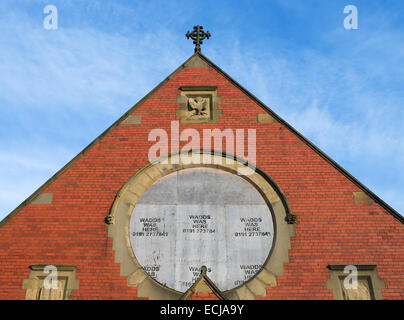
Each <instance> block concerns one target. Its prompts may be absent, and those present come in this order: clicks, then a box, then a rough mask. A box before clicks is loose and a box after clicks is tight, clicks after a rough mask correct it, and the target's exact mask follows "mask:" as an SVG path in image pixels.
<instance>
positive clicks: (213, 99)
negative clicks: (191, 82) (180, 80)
mask: <svg viewBox="0 0 404 320" xmlns="http://www.w3.org/2000/svg"><path fill="white" fill-rule="evenodd" d="M220 101H221V98H220V97H219V96H218V95H217V87H216V86H185V87H180V96H179V97H177V102H178V103H179V105H180V109H179V110H177V111H176V115H177V116H178V117H179V118H180V120H181V123H216V122H219V117H220V116H221V115H222V110H219V102H220Z"/></svg>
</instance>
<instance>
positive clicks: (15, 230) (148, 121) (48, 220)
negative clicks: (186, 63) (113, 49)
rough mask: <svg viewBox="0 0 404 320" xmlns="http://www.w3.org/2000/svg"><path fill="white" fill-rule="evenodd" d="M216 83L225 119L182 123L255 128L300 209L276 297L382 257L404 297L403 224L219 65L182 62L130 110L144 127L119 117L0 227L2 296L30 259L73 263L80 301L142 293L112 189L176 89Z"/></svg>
mask: <svg viewBox="0 0 404 320" xmlns="http://www.w3.org/2000/svg"><path fill="white" fill-rule="evenodd" d="M184 85H217V86H218V95H219V96H221V97H222V102H221V103H220V104H219V108H220V109H222V110H223V115H222V117H221V118H220V123H216V124H193V125H181V126H180V129H181V130H182V129H184V128H188V127H192V128H195V129H198V130H200V132H201V136H202V131H201V130H202V129H203V128H219V129H222V130H223V129H226V128H232V129H237V128H244V129H249V128H254V129H256V130H257V165H258V166H259V167H260V168H262V169H263V170H264V171H265V172H266V173H267V174H268V175H269V176H271V177H272V178H273V179H274V180H275V181H276V183H277V184H278V185H279V186H280V188H281V189H282V190H283V192H284V194H285V195H286V197H287V199H288V201H289V204H290V207H291V210H292V212H293V213H294V214H296V215H297V216H298V220H299V224H297V225H295V230H296V236H295V237H293V238H292V243H291V246H292V249H291V250H290V251H289V257H290V262H289V263H287V264H285V266H284V275H283V276H280V277H278V286H277V287H271V288H269V289H268V294H269V295H268V298H269V299H332V297H333V296H332V292H331V291H330V290H328V289H327V288H326V280H327V279H328V278H329V270H328V269H327V265H328V264H377V266H378V267H377V268H378V274H379V277H381V278H382V279H384V281H385V284H386V289H385V290H383V296H384V298H386V299H403V298H404V270H403V265H404V237H403V234H404V233H403V231H404V228H403V224H402V223H401V222H399V221H398V220H397V219H395V218H394V217H393V216H392V215H391V214H389V213H388V212H386V210H385V209H383V208H382V207H381V206H380V205H378V204H376V203H373V204H356V203H354V201H353V195H352V192H353V191H360V189H359V188H358V187H357V186H356V185H355V184H353V183H352V182H351V181H349V180H348V179H347V178H346V177H344V176H343V175H342V174H341V173H340V172H339V171H337V169H335V168H334V167H332V166H331V165H330V164H329V163H327V162H326V161H325V160H324V159H323V158H322V157H320V156H319V155H318V154H317V153H316V152H315V151H313V150H312V149H310V148H309V147H308V146H307V145H306V144H305V143H304V142H303V141H301V140H300V139H299V138H298V137H297V136H296V135H294V134H293V133H292V132H291V131H289V130H288V129H287V128H286V127H285V126H284V125H282V124H280V123H265V124H264V123H258V122H257V113H264V111H263V109H262V108H261V107H260V106H258V105H257V104H256V103H255V102H254V101H252V100H251V99H250V98H249V97H248V96H246V95H245V94H244V93H242V92H241V91H240V90H239V89H238V88H237V87H235V86H234V85H233V84H232V83H231V82H230V81H229V80H227V79H226V78H225V77H223V76H222V75H221V74H220V73H218V72H217V71H216V70H215V69H213V68H207V67H206V68H184V69H182V70H181V71H180V72H179V73H177V74H176V75H175V76H174V77H173V78H172V79H171V80H170V81H169V82H167V83H166V84H165V85H164V86H163V87H161V88H160V89H159V90H158V91H157V92H155V93H154V94H153V95H152V96H151V97H150V98H149V99H148V100H147V101H146V102H145V103H144V104H143V105H142V106H140V107H139V108H138V109H137V110H135V111H134V112H133V114H136V115H142V122H141V125H124V124H121V125H118V126H117V127H115V128H114V129H113V130H112V131H111V132H110V133H109V134H108V135H106V136H105V137H104V138H103V139H102V140H101V141H100V142H98V143H97V144H96V145H95V146H93V147H92V148H91V149H89V150H88V152H87V153H86V154H85V155H84V156H82V157H81V158H79V159H78V160H77V161H76V162H75V163H74V164H73V165H72V166H70V167H69V168H68V169H67V170H66V171H65V172H64V173H63V174H62V175H60V176H59V177H58V178H57V179H56V180H55V181H54V182H52V183H51V184H50V185H49V186H48V187H47V188H46V189H45V190H44V192H52V193H53V203H52V204H51V205H27V206H26V207H24V208H23V209H22V210H21V211H20V212H18V213H17V214H16V215H15V216H14V217H12V218H11V219H10V220H9V221H8V222H7V223H6V224H5V225H4V226H3V227H1V228H0V270H1V271H0V298H1V299H24V297H25V290H23V289H22V281H23V279H25V278H28V277H29V269H28V267H29V265H31V264H73V265H76V266H77V274H76V278H77V279H79V280H80V289H78V290H75V292H74V299H135V298H136V297H137V291H136V288H134V287H128V286H127V285H126V277H122V276H120V274H119V265H118V264H116V263H114V252H113V251H112V243H111V239H110V238H108V236H107V225H106V224H105V223H104V217H105V216H106V215H107V214H108V213H109V210H110V208H111V205H112V203H113V201H114V197H115V195H116V194H117V192H118V191H119V190H120V188H121V187H122V186H123V185H124V183H125V182H126V181H127V180H128V179H129V177H130V176H132V175H133V174H134V173H135V172H136V171H137V170H138V169H140V168H142V167H143V166H145V165H146V164H147V163H148V159H147V152H148V149H149V147H150V146H151V145H152V144H153V143H154V142H149V141H148V138H147V137H148V133H149V132H150V130H152V129H154V128H163V129H166V130H167V132H169V128H170V121H172V120H177V119H176V117H175V113H176V110H178V109H179V105H178V103H177V102H176V97H177V96H179V87H180V86H184Z"/></svg>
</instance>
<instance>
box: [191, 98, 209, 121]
mask: <svg viewBox="0 0 404 320" xmlns="http://www.w3.org/2000/svg"><path fill="white" fill-rule="evenodd" d="M187 118H188V119H209V118H210V98H209V97H205V98H204V97H200V96H198V97H189V98H188V115H187Z"/></svg>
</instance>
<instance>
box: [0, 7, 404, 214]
mask: <svg viewBox="0 0 404 320" xmlns="http://www.w3.org/2000/svg"><path fill="white" fill-rule="evenodd" d="M48 4H52V5H54V6H56V7H57V9H58V29H57V30H46V29H44V27H43V20H44V18H45V16H46V14H44V13H43V10H44V7H45V6H46V5H48ZM349 4H352V5H355V6H356V7H357V8H358V22H359V29H357V30H346V29H345V28H344V26H343V21H344V18H345V17H346V14H344V12H343V10H344V7H345V6H346V5H349ZM403 15H404V1H401V0H396V1H391V0H382V1H377V0H366V1H351V0H346V1H342V0H334V1H332V0H327V1H322V0H316V1H310V0H305V1H303V0H293V1H292V0H290V1H288V0H272V1H271V0H266V1H252V0H250V1H244V0H243V1H237V2H235V1H224V0H220V1H218V0H216V1H210V0H207V1H189V0H188V1H153V0H150V1H118V0H117V1H102V0H98V1H97V0H92V1H67V0H65V1H56V0H49V1H39V0H38V1H34V0H31V1H24V0H2V1H1V2H0V33H1V36H0V219H2V218H3V217H5V216H6V215H7V214H8V213H9V212H11V211H12V210H13V209H14V208H15V207H17V206H18V205H19V204H20V203H21V202H22V201H24V200H25V199H26V198H27V197H28V196H29V195H31V194H32V193H33V192H34V191H35V190H36V189H37V188H38V187H39V186H41V185H42V184H43V183H44V182H45V181H46V180H47V179H48V178H50V177H51V176H52V175H53V174H54V173H55V172H56V171H58V170H59V169H60V168H61V167H62V166H63V165H64V164H66V163H67V162H68V161H70V160H71V159H72V158H73V157H74V156H75V155H76V154H77V153H79V152H80V151H81V150H82V149H83V148H84V147H85V146H87V145H88V144H89V143H90V142H91V141H92V140H93V139H95V138H96V137H97V136H98V135H99V134H101V133H102V132H103V131H104V130H105V129H106V128H107V127H109V126H110V125H111V124H112V123H113V122H115V121H116V120H117V119H118V118H119V117H120V116H121V115H122V114H123V113H124V112H126V111H127V110H128V109H129V108H130V107H131V106H132V105H134V104H135V103H136V102H137V101H138V100H139V99H141V98H142V97H143V96H144V95H146V94H147V93H148V92H149V91H150V90H151V89H153V88H154V86H156V85H157V84H158V83H160V82H161V81H162V80H163V79H164V78H165V77H166V76H167V75H169V74H170V73H171V72H172V71H174V70H175V69H176V68H177V67H178V66H179V65H181V64H182V63H183V62H184V61H185V60H186V59H187V58H189V56H190V55H192V54H193V45H192V43H191V40H186V38H185V33H186V31H188V30H192V27H193V26H194V25H196V24H200V25H203V26H204V28H205V29H206V30H209V31H210V32H211V34H212V37H211V38H210V39H209V40H207V41H205V43H204V45H203V47H202V53H203V54H205V55H206V56H207V57H208V58H209V59H210V60H212V61H213V62H214V63H216V64H217V65H218V66H219V67H221V68H222V69H223V70H224V71H225V72H227V73H228V74H229V75H230V76H232V77H233V78H234V79H235V80H236V81H238V82H239V83H240V84H241V85H243V86H244V87H245V88H247V89H248V90H249V91H251V92H252V93H253V94H254V95H255V96H257V97H258V98H259V99H260V100H262V101H263V102H264V103H265V104H266V105H268V106H269V107H270V108H271V109H272V110H274V111H275V112H276V113H277V114H279V115H280V116H281V117H282V118H284V119H285V120H286V121H287V122H289V123H290V124H291V125H292V126H294V127H295V128H296V129H297V130H298V131H300V132H301V133H302V134H303V135H304V136H306V137H307V138H308V139H309V140H311V141H312V142H313V143H314V144H316V145H317V146H318V147H319V148H320V149H322V150H323V151H324V152H325V153H326V154H328V155H329V156H330V157H331V158H332V159H334V160H335V161H336V162H337V163H339V164H340V165H341V166H342V167H344V168H345V169H346V170H348V172H350V173H351V174H352V175H353V176H354V177H356V178H357V179H358V180H359V181H361V182H362V183H363V184H365V185H366V186H367V187H368V188H370V189H371V190H372V191H373V192H374V193H376V194H377V195H378V196H379V197H380V198H382V199H383V200H384V201H386V202H387V203H388V204H389V205H391V206H392V207H393V208H394V209H396V210H397V211H398V212H400V213H401V214H402V213H403V212H404V197H403V194H404V183H403V182H404V165H403V164H404V135H403V124H404V108H403V101H404V90H403V87H404V42H403V40H402V39H404V22H403V21H404V19H403Z"/></svg>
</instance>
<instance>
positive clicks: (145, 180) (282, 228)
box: [107, 150, 295, 300]
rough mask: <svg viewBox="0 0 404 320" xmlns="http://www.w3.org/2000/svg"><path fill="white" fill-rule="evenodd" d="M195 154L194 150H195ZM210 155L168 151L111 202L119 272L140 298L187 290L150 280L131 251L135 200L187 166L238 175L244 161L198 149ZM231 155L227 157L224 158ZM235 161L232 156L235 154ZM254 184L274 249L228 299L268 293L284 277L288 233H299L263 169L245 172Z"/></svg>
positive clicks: (110, 218)
mask: <svg viewBox="0 0 404 320" xmlns="http://www.w3.org/2000/svg"><path fill="white" fill-rule="evenodd" d="M193 152H194V153H193V155H194V156H195V152H196V151H195V150H193ZM202 154H203V155H204V156H206V155H209V156H210V157H211V158H210V161H208V162H205V163H209V164H200V163H199V164H195V163H191V164H184V163H182V160H181V158H180V156H179V154H178V153H177V154H174V155H169V156H167V157H164V159H166V160H167V159H169V161H166V162H167V163H168V164H164V162H163V161H162V160H163V159H161V158H160V159H159V160H157V161H154V162H152V163H149V164H148V165H146V166H145V167H143V168H142V169H140V170H138V171H137V172H136V173H135V174H134V175H133V176H132V177H131V178H130V179H129V180H128V181H127V183H126V184H125V185H124V186H123V187H122V189H121V190H120V191H119V193H118V195H117V196H116V199H115V201H114V204H113V206H112V209H111V212H110V215H109V216H108V219H107V220H108V221H110V224H109V226H108V236H109V237H112V238H113V245H112V249H113V250H114V251H115V262H116V263H119V264H120V275H121V276H126V277H127V285H128V286H136V287H137V288H138V296H139V297H146V298H149V299H161V300H176V299H180V298H181V296H182V295H183V292H179V291H176V290H173V289H170V288H168V287H165V286H163V285H161V284H160V283H158V282H157V281H156V280H154V279H153V278H151V277H150V276H149V275H148V274H147V273H146V272H145V271H144V270H143V268H142V267H141V265H140V264H139V262H138V261H137V259H136V257H135V254H134V253H133V250H132V247H131V244H130V239H129V222H130V216H131V214H132V212H133V208H134V206H135V205H136V202H137V200H138V199H139V198H140V196H141V195H142V194H143V192H144V191H146V189H147V188H148V187H149V186H151V185H152V184H153V183H154V182H156V181H157V180H158V179H160V178H161V177H163V176H165V175H167V174H169V173H172V172H175V171H178V170H182V169H186V168H195V167H211V168H217V169H221V170H225V171H228V172H232V173H234V174H237V170H238V168H239V167H243V166H245V165H244V164H242V163H241V162H238V161H233V164H228V163H227V162H228V157H227V156H226V155H224V154H222V153H220V155H218V154H217V153H213V152H212V151H203V150H198V154H197V155H196V156H198V157H199V156H202ZM226 159H227V161H226ZM232 159H234V157H233V158H232ZM242 177H244V178H245V179H246V180H247V181H249V182H250V183H252V184H253V185H254V186H255V187H256V188H257V190H258V191H259V192H260V193H261V194H262V195H263V197H264V199H265V200H266V201H267V203H268V205H269V207H270V209H271V212H272V215H273V221H274V232H275V235H274V242H273V246H272V249H271V252H270V254H269V256H268V258H267V260H266V263H265V264H264V266H263V267H262V269H261V270H260V271H259V272H258V273H257V274H256V275H255V276H254V277H252V278H251V279H250V280H248V281H246V282H245V283H243V284H242V285H241V286H238V287H236V288H233V289H231V290H228V291H225V292H223V294H224V295H225V297H226V299H230V300H238V299H240V300H250V299H256V298H257V297H263V296H266V295H267V287H268V286H276V285H277V280H276V276H280V275H283V264H284V263H287V262H289V256H288V250H289V249H290V248H291V244H290V237H292V236H294V235H295V232H294V225H293V224H290V223H288V222H287V219H286V217H287V216H288V214H290V210H289V207H288V204H287V202H286V198H285V197H284V195H283V193H282V192H281V190H280V189H279V187H278V186H276V184H275V183H274V182H273V181H272V180H271V179H270V178H269V177H268V176H267V175H266V174H265V173H264V172H263V171H261V170H259V168H257V170H256V171H255V172H254V173H253V174H252V175H250V176H248V177H247V176H242Z"/></svg>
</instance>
